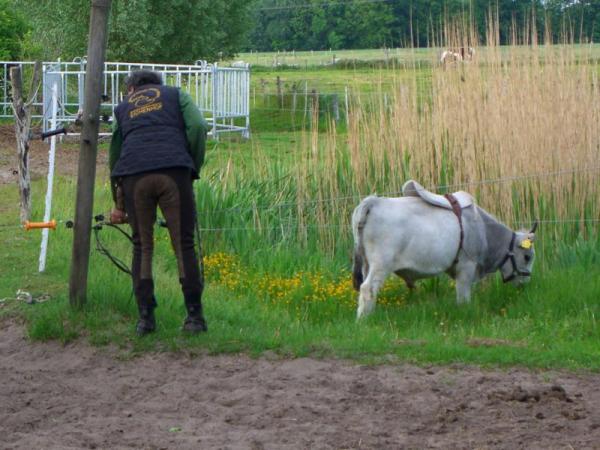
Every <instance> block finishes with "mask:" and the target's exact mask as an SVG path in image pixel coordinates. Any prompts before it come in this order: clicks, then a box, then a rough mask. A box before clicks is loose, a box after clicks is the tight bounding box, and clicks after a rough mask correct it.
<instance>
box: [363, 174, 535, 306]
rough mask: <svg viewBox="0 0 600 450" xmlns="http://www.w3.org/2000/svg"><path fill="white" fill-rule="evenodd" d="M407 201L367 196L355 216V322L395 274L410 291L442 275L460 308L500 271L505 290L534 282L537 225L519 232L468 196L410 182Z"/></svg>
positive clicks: (405, 188) (371, 304)
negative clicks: (479, 285) (478, 284)
mask: <svg viewBox="0 0 600 450" xmlns="http://www.w3.org/2000/svg"><path fill="white" fill-rule="evenodd" d="M402 193H403V195H404V196H403V197H400V198H386V197H376V196H369V197H367V198H365V199H364V200H363V201H362V202H361V203H360V204H359V205H358V206H357V207H356V209H355V210H354V213H353V214H352V231H353V234H354V267H353V282H354V288H355V289H356V290H357V291H359V293H360V294H359V299H358V311H357V317H358V318H360V317H362V316H363V315H365V314H368V313H370V312H371V311H372V310H373V308H374V307H375V303H376V301H377V293H378V291H379V289H380V288H381V286H382V285H383V282H384V281H385V279H386V278H387V277H388V275H390V274H391V273H395V274H396V275H398V276H399V277H401V278H403V279H404V281H405V282H406V284H407V286H408V287H409V288H413V287H414V283H415V281H416V280H418V279H421V278H429V277H433V276H436V275H438V274H441V273H444V272H445V273H447V274H448V275H450V276H451V277H452V278H454V279H455V280H456V297H457V302H458V303H463V302H469V301H470V296H471V285H472V284H473V283H475V282H476V281H478V280H480V279H482V278H483V277H485V276H486V275H488V274H490V273H493V272H496V271H497V270H499V271H500V272H501V274H502V279H503V280H504V281H505V282H507V281H513V282H517V283H522V282H525V281H528V280H529V277H530V275H531V269H532V267H533V259H534V256H535V253H534V250H533V241H534V239H535V229H536V226H537V224H534V225H533V227H532V229H531V230H529V231H516V232H515V231H513V230H511V229H510V228H508V227H507V226H506V225H503V224H502V223H500V222H499V221H498V220H497V219H496V218H495V217H493V216H492V215H491V214H489V213H488V212H486V211H485V210H483V209H482V208H480V207H479V206H477V205H476V204H475V202H474V200H473V198H472V197H471V196H470V195H469V194H468V193H466V192H457V193H455V194H453V195H451V196H449V197H445V196H441V195H437V194H433V193H431V192H428V191H426V190H425V189H424V188H423V186H421V185H420V184H418V183H417V182H415V181H412V180H411V181H408V182H406V183H405V184H404V186H403V188H402ZM451 201H452V203H455V207H453V205H452V203H451Z"/></svg>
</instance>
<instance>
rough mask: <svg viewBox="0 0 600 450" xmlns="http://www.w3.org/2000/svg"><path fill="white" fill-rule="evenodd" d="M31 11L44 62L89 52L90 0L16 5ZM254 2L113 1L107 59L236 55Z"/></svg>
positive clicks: (17, 0)
mask: <svg viewBox="0 0 600 450" xmlns="http://www.w3.org/2000/svg"><path fill="white" fill-rule="evenodd" d="M13 4H14V5H15V6H16V7H17V8H19V9H20V10H22V11H24V12H25V11H26V12H27V17H28V18H29V20H30V22H31V24H32V26H33V30H34V31H33V39H34V40H35V41H36V42H39V43H42V44H43V45H42V48H43V50H42V53H43V54H42V55H41V56H42V57H43V58H44V59H55V58H57V57H61V58H63V59H71V58H73V57H75V56H81V55H84V54H85V52H86V49H87V34H88V24H89V12H90V0H44V1H39V0H13ZM249 7H250V2H249V1H247V0H246V1H244V0H169V1H164V0H113V1H112V8H111V17H110V23H109V37H108V49H107V53H108V55H107V57H108V58H109V59H111V60H120V61H134V62H135V61H152V62H165V63H187V62H193V61H195V60H197V59H208V60H214V59H217V58H219V57H220V56H230V55H232V54H234V53H235V51H236V50H237V49H238V48H239V47H240V46H241V45H242V42H243V40H244V37H245V31H246V29H247V28H248V18H247V15H248V10H249Z"/></svg>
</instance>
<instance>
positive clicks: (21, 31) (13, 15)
mask: <svg viewBox="0 0 600 450" xmlns="http://www.w3.org/2000/svg"><path fill="white" fill-rule="evenodd" d="M27 29H28V27H27V23H26V22H25V20H24V19H23V17H22V16H21V14H19V12H18V11H16V10H15V9H14V8H13V7H12V5H11V4H10V2H9V1H8V0H0V60H17V59H19V58H20V56H21V50H22V41H23V39H24V37H25V35H26V33H27Z"/></svg>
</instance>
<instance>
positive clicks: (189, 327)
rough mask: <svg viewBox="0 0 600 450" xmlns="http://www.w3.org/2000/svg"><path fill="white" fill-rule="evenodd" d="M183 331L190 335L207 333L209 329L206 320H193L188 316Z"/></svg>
mask: <svg viewBox="0 0 600 450" xmlns="http://www.w3.org/2000/svg"><path fill="white" fill-rule="evenodd" d="M183 331H184V332H185V333H189V334H199V333H206V332H207V331H208V327H207V326H206V322H205V321H204V318H195V317H194V318H192V317H189V316H188V317H187V318H186V319H185V322H183Z"/></svg>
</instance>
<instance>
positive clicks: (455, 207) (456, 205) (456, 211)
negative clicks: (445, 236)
mask: <svg viewBox="0 0 600 450" xmlns="http://www.w3.org/2000/svg"><path fill="white" fill-rule="evenodd" d="M444 197H446V199H447V200H448V201H449V202H450V206H452V211H453V212H454V215H456V218H457V219H458V225H459V226H460V241H459V242H458V250H457V251H456V258H454V264H456V263H457V262H458V254H459V253H460V249H461V248H462V246H463V241H464V239H465V231H464V229H463V222H462V208H461V207H460V204H459V203H458V200H456V197H454V195H452V194H444Z"/></svg>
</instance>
